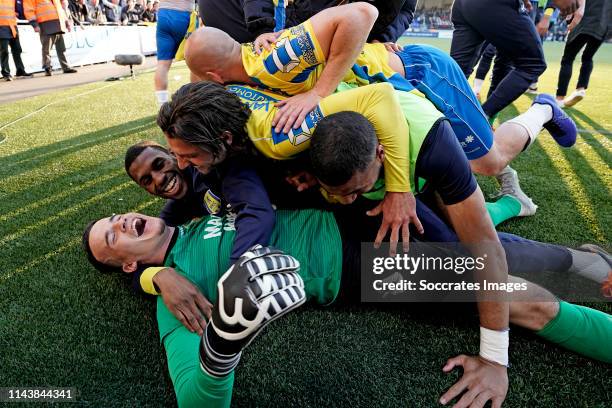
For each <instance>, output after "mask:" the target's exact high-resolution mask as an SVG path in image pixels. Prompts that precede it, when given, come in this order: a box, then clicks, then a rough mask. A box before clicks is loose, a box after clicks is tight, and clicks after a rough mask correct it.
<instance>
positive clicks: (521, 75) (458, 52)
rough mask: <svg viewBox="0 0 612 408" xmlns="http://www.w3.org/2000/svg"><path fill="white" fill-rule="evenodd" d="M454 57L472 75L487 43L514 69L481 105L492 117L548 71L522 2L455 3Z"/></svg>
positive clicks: (477, 0)
mask: <svg viewBox="0 0 612 408" xmlns="http://www.w3.org/2000/svg"><path fill="white" fill-rule="evenodd" d="M452 20H453V24H454V26H455V31H454V32H453V41H452V44H451V56H452V57H453V59H455V61H457V63H458V64H459V66H460V67H461V70H462V71H463V73H464V74H465V75H466V77H468V76H470V74H471V73H472V71H473V69H474V66H475V65H476V61H477V59H478V57H479V55H478V54H479V50H480V49H481V46H482V44H483V42H484V41H485V40H486V41H488V42H489V43H491V44H493V45H494V46H495V48H497V52H498V54H499V55H500V56H503V58H504V59H505V61H503V62H504V63H505V64H507V65H510V66H513V67H514V69H513V70H510V71H509V72H508V74H507V75H506V76H505V78H503V79H502V80H501V81H500V82H499V84H497V87H496V88H495V91H494V92H493V93H492V94H491V96H490V97H489V98H488V99H487V100H486V101H485V103H484V104H483V105H482V108H483V110H484V112H485V113H486V114H487V115H488V116H489V117H491V116H493V115H495V114H496V113H498V112H499V111H501V110H502V109H504V108H505V107H506V106H508V105H509V104H511V103H512V102H513V101H514V100H515V99H516V98H518V97H519V96H520V95H522V94H523V92H525V90H527V88H528V87H529V85H530V84H531V83H533V82H536V80H537V79H538V77H539V76H540V75H541V74H542V73H543V72H544V71H545V70H546V62H545V60H544V51H543V49H542V44H541V43H540V38H539V36H538V33H537V31H536V29H535V25H534V24H533V21H532V20H531V18H530V17H529V14H528V13H527V11H526V9H525V8H524V6H523V2H522V0H494V1H491V0H455V2H454V3H453V9H452Z"/></svg>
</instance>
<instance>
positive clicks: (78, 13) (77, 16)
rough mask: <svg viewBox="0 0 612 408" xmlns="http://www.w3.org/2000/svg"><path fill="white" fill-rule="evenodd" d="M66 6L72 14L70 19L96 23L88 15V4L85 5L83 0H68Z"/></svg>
mask: <svg viewBox="0 0 612 408" xmlns="http://www.w3.org/2000/svg"><path fill="white" fill-rule="evenodd" d="M68 7H69V9H70V14H72V19H73V20H75V21H76V22H78V23H79V24H82V23H88V24H96V21H95V20H94V19H93V18H92V17H91V15H90V13H91V12H90V9H89V5H87V2H86V1H85V0H70V4H69V6H68Z"/></svg>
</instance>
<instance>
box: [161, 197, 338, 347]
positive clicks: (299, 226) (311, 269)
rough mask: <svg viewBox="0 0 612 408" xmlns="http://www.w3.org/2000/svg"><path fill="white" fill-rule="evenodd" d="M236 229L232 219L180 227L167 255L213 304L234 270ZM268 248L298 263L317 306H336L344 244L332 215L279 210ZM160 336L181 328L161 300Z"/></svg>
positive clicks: (168, 263) (212, 218)
mask: <svg viewBox="0 0 612 408" xmlns="http://www.w3.org/2000/svg"><path fill="white" fill-rule="evenodd" d="M235 235H236V230H235V228H234V216H233V215H232V214H230V215H227V216H224V217H216V216H212V215H211V216H207V217H204V218H201V219H199V220H193V221H191V222H190V223H188V224H185V225H183V226H180V227H178V237H177V238H176V242H175V244H174V246H173V247H172V248H171V249H170V252H169V253H168V255H167V256H166V262H165V266H168V267H173V268H175V269H176V270H177V272H179V273H181V274H183V275H185V276H186V277H187V278H189V279H190V280H191V281H192V282H193V283H194V284H196V285H197V286H198V287H199V288H200V290H201V291H202V294H203V295H204V296H205V297H206V298H207V299H208V300H209V301H210V302H211V303H215V301H216V300H217V281H218V280H219V279H220V278H221V276H222V275H223V274H224V273H225V272H226V271H227V269H228V268H229V266H230V263H229V259H230V254H231V250H232V245H233V242H234V236H235ZM270 245H271V246H273V247H276V248H279V249H282V250H283V251H285V252H286V253H288V254H290V255H293V256H294V257H295V258H297V259H298V260H299V261H300V271H299V274H300V276H301V277H302V279H304V285H305V289H306V295H307V297H308V299H309V300H312V301H314V302H316V303H318V304H328V303H331V302H333V301H334V299H335V298H336V296H337V294H338V291H339V289H340V277H341V275H342V241H341V239H340V232H339V231H338V225H337V224H336V220H335V218H334V215H333V214H332V213H330V212H325V211H321V210H313V209H311V210H300V211H277V213H276V225H275V227H274V231H273V232H272V237H271V238H270ZM157 319H158V323H159V332H160V333H159V334H160V336H161V338H162V339H163V338H164V336H166V335H167V334H168V333H170V332H171V331H172V330H174V329H175V328H176V327H179V326H181V323H180V322H179V321H178V320H177V319H176V318H175V317H174V316H173V315H172V313H170V311H169V310H168V309H167V308H166V306H165V305H164V303H163V301H162V299H161V297H160V298H158V300H157Z"/></svg>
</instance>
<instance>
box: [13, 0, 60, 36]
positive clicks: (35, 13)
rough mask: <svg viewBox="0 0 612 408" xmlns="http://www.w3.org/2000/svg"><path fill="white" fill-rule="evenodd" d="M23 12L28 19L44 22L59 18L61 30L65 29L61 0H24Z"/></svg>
mask: <svg viewBox="0 0 612 408" xmlns="http://www.w3.org/2000/svg"><path fill="white" fill-rule="evenodd" d="M23 12H24V14H25V16H26V18H27V19H28V20H29V21H33V20H36V22H38V23H44V22H45V21H53V20H59V21H60V26H61V27H62V31H66V14H65V13H64V9H63V8H62V4H61V0H24V1H23Z"/></svg>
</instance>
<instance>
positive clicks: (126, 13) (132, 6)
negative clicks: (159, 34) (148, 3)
mask: <svg viewBox="0 0 612 408" xmlns="http://www.w3.org/2000/svg"><path fill="white" fill-rule="evenodd" d="M143 13H144V9H143V7H142V6H141V5H140V3H136V2H135V1H134V0H127V5H126V6H125V7H124V8H123V11H122V12H121V24H123V25H126V24H138V23H139V22H140V21H141V18H142V14H143Z"/></svg>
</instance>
